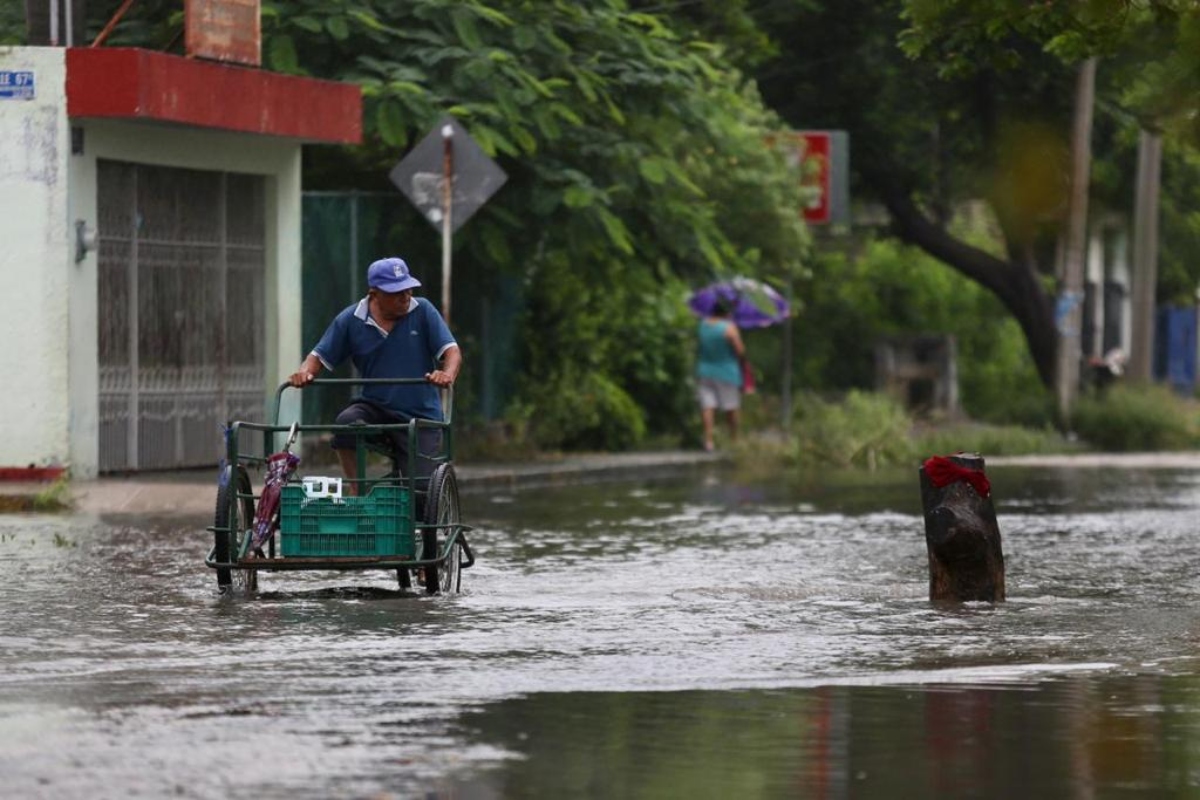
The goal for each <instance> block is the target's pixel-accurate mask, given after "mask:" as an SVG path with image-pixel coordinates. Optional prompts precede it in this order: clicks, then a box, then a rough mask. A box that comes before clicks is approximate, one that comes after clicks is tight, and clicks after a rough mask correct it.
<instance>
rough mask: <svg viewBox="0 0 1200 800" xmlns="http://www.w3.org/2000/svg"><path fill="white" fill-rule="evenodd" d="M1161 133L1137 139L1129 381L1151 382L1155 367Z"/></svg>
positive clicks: (1145, 132)
mask: <svg viewBox="0 0 1200 800" xmlns="http://www.w3.org/2000/svg"><path fill="white" fill-rule="evenodd" d="M1161 175H1162V134H1159V133H1157V132H1154V131H1149V130H1146V129H1145V128H1143V129H1142V131H1141V134H1140V136H1139V137H1138V170H1137V194H1136V196H1135V198H1134V210H1133V336H1132V339H1133V341H1132V343H1131V350H1132V352H1130V354H1129V378H1130V379H1131V380H1134V381H1140V382H1147V383H1148V382H1149V381H1150V380H1151V378H1152V377H1153V372H1154V370H1153V366H1154V322H1155V320H1154V308H1155V302H1154V301H1155V294H1156V290H1157V288H1158V194H1159V186H1160V183H1161Z"/></svg>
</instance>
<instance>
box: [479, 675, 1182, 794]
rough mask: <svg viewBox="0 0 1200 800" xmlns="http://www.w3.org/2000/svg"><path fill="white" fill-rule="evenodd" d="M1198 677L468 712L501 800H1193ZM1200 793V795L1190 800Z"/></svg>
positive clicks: (572, 700)
mask: <svg viewBox="0 0 1200 800" xmlns="http://www.w3.org/2000/svg"><path fill="white" fill-rule="evenodd" d="M1197 701H1200V697H1198V696H1197V687H1196V683H1195V681H1194V680H1191V679H1182V678H1167V679H1163V678H1161V677H1153V678H1150V677H1140V678H1139V677H1119V678H1101V679H1097V678H1088V677H1079V678H1072V679H1062V680H1050V681H1037V682H1032V683H1031V684H1029V685H1027V686H1024V687H1022V688H1020V689H1017V688H1015V687H1012V686H995V685H961V686H960V685H955V686H945V685H937V684H930V685H924V686H919V687H917V686H914V687H895V688H879V687H855V686H823V687H818V688H815V689H811V690H804V691H798V690H788V689H784V690H752V691H735V692H678V693H642V692H636V693H628V694H611V693H605V694H600V693H577V694H552V693H547V694H538V695H532V696H530V697H528V698H522V699H518V700H508V701H501V702H498V703H495V704H492V705H490V706H489V707H488V708H487V709H486V710H484V711H482V712H478V713H474V714H468V715H466V716H465V717H464V719H463V721H462V723H461V734H460V735H462V736H463V737H464V738H465V739H468V740H472V741H485V742H492V743H495V744H496V745H497V746H501V747H508V748H509V749H510V755H511V757H510V758H509V759H507V760H506V761H504V762H502V763H501V764H499V765H497V766H495V767H493V768H491V769H488V770H481V771H479V772H477V773H475V774H472V775H470V776H466V777H463V778H462V779H460V780H459V781H458V782H457V787H456V788H457V789H458V794H460V795H461V796H464V797H466V796H497V797H581V796H606V797H648V798H652V797H810V798H841V797H871V798H879V797H883V798H890V797H895V798H910V797H954V798H957V797H973V796H987V797H1006V798H1007V797H1071V796H1076V797H1090V796H1095V795H1099V796H1111V795H1113V794H1118V793H1119V794H1121V795H1122V796H1137V795H1142V796H1162V795H1163V794H1168V793H1181V792H1182V793H1185V794H1186V793H1187V792H1188V790H1189V789H1191V787H1193V786H1195V784H1196V776H1195V769H1196V763H1197V762H1196V759H1197V756H1200V751H1198V749H1197V746H1196V742H1195V737H1196V729H1197V725H1198V724H1200V711H1198V707H1197ZM1192 791H1193V792H1194V790H1192Z"/></svg>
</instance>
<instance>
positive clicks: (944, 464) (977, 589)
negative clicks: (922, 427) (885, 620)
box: [920, 453, 1004, 603]
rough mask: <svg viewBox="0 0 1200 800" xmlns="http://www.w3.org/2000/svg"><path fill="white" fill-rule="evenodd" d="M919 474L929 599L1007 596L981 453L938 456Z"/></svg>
mask: <svg viewBox="0 0 1200 800" xmlns="http://www.w3.org/2000/svg"><path fill="white" fill-rule="evenodd" d="M920 472H921V507H922V509H923V510H924V512H925V546H926V548H927V549H928V551H929V599H930V600H935V601H953V602H965V601H968V600H984V601H988V602H993V603H994V602H999V601H1001V600H1004V551H1003V549H1002V548H1001V547H1000V526H999V525H998V524H997V522H996V511H995V509H994V508H993V507H992V494H991V486H990V484H989V483H988V479H987V476H986V475H985V474H984V471H983V457H982V456H979V455H975V454H968V453H958V454H957V455H952V456H934V457H933V458H930V459H929V460H927V461H926V462H925V463H924V464H923V465H922V466H921V470H920Z"/></svg>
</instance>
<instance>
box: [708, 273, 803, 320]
mask: <svg viewBox="0 0 1200 800" xmlns="http://www.w3.org/2000/svg"><path fill="white" fill-rule="evenodd" d="M718 300H724V301H725V302H726V304H727V305H728V306H729V307H730V308H731V309H732V314H731V316H730V318H731V319H732V320H733V324H734V325H737V326H738V327H739V328H766V327H769V326H771V325H775V324H776V323H779V322H783V320H785V319H787V316H788V312H789V310H790V309H789V307H788V301H787V300H786V299H785V298H784V296H783V295H781V294H780V293H779V292H777V291H775V290H774V289H772V288H771V287H770V286H768V285H767V284H765V283H763V282H762V281H756V280H754V279H752V278H733V279H732V280H728V281H721V282H719V283H714V284H710V285H708V286H705V287H704V288H703V289H698V290H696V291H695V292H693V293H692V296H691V297H690V298H688V308H690V309H691V310H692V311H693V312H695V313H696V314H699V315H700V316H707V315H709V314H711V313H712V312H713V309H714V308H716V305H717V301H718Z"/></svg>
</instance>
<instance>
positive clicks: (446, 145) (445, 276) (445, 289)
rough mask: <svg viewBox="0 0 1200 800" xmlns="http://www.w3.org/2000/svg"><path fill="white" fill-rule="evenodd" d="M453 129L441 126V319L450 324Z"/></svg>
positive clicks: (452, 230)
mask: <svg viewBox="0 0 1200 800" xmlns="http://www.w3.org/2000/svg"><path fill="white" fill-rule="evenodd" d="M453 184H454V128H452V127H451V126H449V125H443V126H442V317H443V318H445V320H446V324H447V325H449V324H450V237H451V235H452V234H453V232H454V229H453V228H452V227H451V225H450V221H451V220H452V219H453V218H454V191H453V189H452V186H453Z"/></svg>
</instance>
